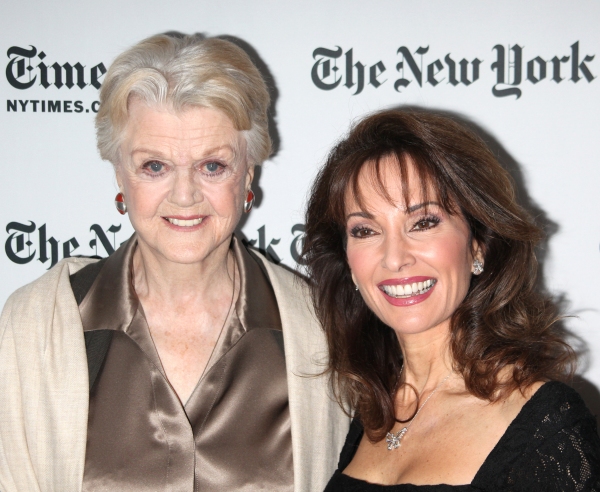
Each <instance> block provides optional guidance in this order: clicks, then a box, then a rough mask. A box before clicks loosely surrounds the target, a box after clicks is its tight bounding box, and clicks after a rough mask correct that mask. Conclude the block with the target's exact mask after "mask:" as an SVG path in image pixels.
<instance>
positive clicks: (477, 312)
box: [304, 110, 600, 491]
mask: <svg viewBox="0 0 600 492" xmlns="http://www.w3.org/2000/svg"><path fill="white" fill-rule="evenodd" d="M306 222H307V224H306V238H305V243H304V244H305V257H306V260H307V264H308V269H309V272H310V275H311V278H312V293H313V297H314V305H315V307H316V312H317V315H318V318H319V319H320V321H321V322H322V324H323V326H324V328H325V331H326V334H327V339H328V343H329V354H330V362H329V371H330V375H331V377H332V380H333V382H334V384H335V388H336V391H337V396H338V399H339V400H340V402H341V403H343V404H346V405H348V406H349V408H350V410H351V411H352V412H353V413H354V414H355V420H354V422H353V425H352V427H351V430H350V432H349V434H348V436H347V440H346V444H345V446H344V449H343V451H342V454H341V459H340V465H339V470H338V471H337V472H336V473H335V475H334V476H333V478H332V479H331V481H330V482H329V485H328V486H327V488H326V490H327V491H344V490H361V491H378V490H390V491H392V490H393V491H409V490H417V489H418V490H421V489H422V490H432V491H433V490H439V491H442V490H465V491H466V490H490V491H497V490H512V491H515V490H523V491H537V490H561V491H566V490H600V488H598V487H600V441H599V439H598V434H597V431H596V423H595V420H594V418H593V417H592V416H591V415H590V414H589V412H588V410H587V409H586V407H585V405H584V404H583V402H582V400H581V398H580V397H579V396H578V395H577V393H575V392H574V391H573V390H572V389H571V388H569V387H568V386H566V385H565V384H563V383H561V382H558V381H559V380H561V379H563V378H564V377H565V375H567V374H569V370H570V369H571V363H572V362H573V352H572V350H571V349H570V348H569V346H568V345H567V344H566V343H565V342H564V341H563V339H562V338H561V334H560V331H559V329H558V328H556V324H555V322H556V319H557V316H556V310H555V306H554V305H553V304H552V303H551V302H550V300H549V299H547V298H545V297H543V296H542V295H540V294H539V293H538V292H537V291H536V288H535V286H536V260H535V256H534V246H535V244H536V242H537V241H538V240H539V239H540V236H541V233H540V230H539V229H538V228H537V227H536V226H535V225H534V224H533V222H532V220H531V218H530V217H529V216H528V215H527V214H526V213H525V211H524V210H523V209H522V208H520V207H519V206H518V205H517V204H516V203H515V198H514V193H513V188H512V184H511V180H510V178H509V176H508V174H507V173H506V171H504V170H503V168H502V167H501V166H500V165H499V164H498V162H497V161H496V159H495V158H494V156H493V155H492V153H491V152H490V151H489V150H488V149H487V147H486V146H485V144H484V143H483V142H482V141H481V140H480V139H479V138H478V137H476V136H475V135H474V134H472V133H471V132H470V131H468V130H467V129H465V128H463V127H462V126H460V125H459V124H457V123H455V122H454V121H452V120H451V119H449V118H445V117H441V116H434V115H431V114H426V113H418V112H406V111H397V110H396V111H384V112H381V113H378V114H374V115H372V116H370V117H367V118H366V119H365V120H364V121H362V122H360V123H358V124H357V125H356V126H355V127H354V128H353V129H352V130H351V131H350V134H349V135H348V136H347V138H345V139H344V140H343V141H341V142H340V143H339V144H338V145H337V146H336V147H335V148H334V149H333V151H332V152H331V153H330V155H329V159H328V161H327V163H326V164H325V166H324V167H323V169H322V170H321V171H320V173H319V175H318V178H317V180H316V183H315V184H314V187H313V189H312V195H311V197H310V202H309V206H308V211H307V220H306Z"/></svg>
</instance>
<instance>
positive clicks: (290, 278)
mask: <svg viewBox="0 0 600 492" xmlns="http://www.w3.org/2000/svg"><path fill="white" fill-rule="evenodd" d="M246 249H247V251H248V252H249V253H250V254H251V255H252V256H253V257H254V258H255V259H256V260H257V262H258V263H259V264H260V265H261V267H262V268H263V270H264V272H265V273H266V274H267V276H268V277H269V280H270V281H271V284H272V285H273V288H274V289H275V293H276V294H277V290H278V289H279V290H286V291H295V292H297V293H298V294H301V295H303V296H306V295H308V285H307V282H306V279H305V278H304V277H303V276H302V275H300V274H299V273H298V272H297V271H295V270H293V269H291V268H289V267H287V266H284V265H278V264H276V263H273V262H272V261H271V260H269V259H268V258H267V257H266V256H265V255H263V254H262V253H261V252H260V251H258V250H256V249H254V248H248V247H247V248H246ZM278 297H279V296H278Z"/></svg>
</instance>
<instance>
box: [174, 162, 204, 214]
mask: <svg viewBox="0 0 600 492" xmlns="http://www.w3.org/2000/svg"><path fill="white" fill-rule="evenodd" d="M196 172H197V171H196V170H195V169H193V168H191V169H190V168H183V169H177V171H176V173H175V176H174V178H173V183H172V188H171V193H170V202H171V203H173V204H175V205H177V206H179V207H191V206H192V205H194V204H195V203H197V202H200V201H202V199H203V195H202V190H201V189H200V184H199V183H197V182H196V179H195V178H196V176H195V173H196Z"/></svg>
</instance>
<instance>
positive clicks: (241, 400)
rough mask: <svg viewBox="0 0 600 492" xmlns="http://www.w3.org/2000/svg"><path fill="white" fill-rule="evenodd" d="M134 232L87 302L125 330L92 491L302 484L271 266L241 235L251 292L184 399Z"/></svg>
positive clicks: (85, 306) (102, 417)
mask: <svg viewBox="0 0 600 492" xmlns="http://www.w3.org/2000/svg"><path fill="white" fill-rule="evenodd" d="M135 247H136V240H135V236H134V237H132V239H130V240H129V241H128V243H126V244H125V245H124V246H123V247H122V248H120V249H119V250H118V251H117V252H116V253H115V254H114V255H112V256H111V257H110V258H109V259H108V260H107V262H106V264H105V265H104V267H103V268H102V270H101V271H100V273H99V275H98V277H97V278H96V280H95V282H94V284H93V285H92V287H91V289H90V291H89V292H88V294H87V295H86V297H85V298H84V300H83V302H82V303H81V304H80V306H79V308H80V313H81V318H82V322H83V326H84V330H85V331H89V330H114V332H113V333H114V334H113V339H112V342H111V346H110V348H109V351H108V354H107V356H106V359H105V362H104V366H103V368H102V369H101V372H100V374H99V375H98V378H97V380H96V384H95V385H94V387H93V388H92V390H91V392H90V411H89V419H88V439H87V449H86V458H85V470H84V480H83V490H94V491H97V490H125V491H127V490H136V491H141V490H178V491H179V490H182V491H184V490H190V491H191V490H202V491H204V490H206V491H213V490H214V491H217V490H219V491H220V490H248V491H250V490H281V491H291V490H293V478H294V477H293V462H292V443H291V430H290V414H289V403H288V389H287V382H286V368H285V354H284V348H283V337H282V332H281V321H280V316H279V311H278V307H277V302H276V300H275V295H274V293H273V289H272V287H271V284H270V282H269V280H268V276H267V275H266V273H265V272H264V271H263V266H262V264H261V263H259V262H258V261H257V260H256V259H255V258H254V257H253V255H252V253H250V252H248V251H247V250H246V249H245V248H244V247H243V245H242V244H241V243H240V242H239V241H238V240H237V239H236V238H233V240H232V249H233V252H234V254H235V258H236V264H237V267H238V271H239V281H240V290H239V292H240V294H239V296H238V299H237V300H236V301H235V303H234V305H233V306H232V307H233V308H232V309H231V310H230V313H229V316H228V318H227V321H226V323H225V326H224V327H223V330H222V333H221V335H220V337H219V340H218V341H217V344H216V346H215V349H214V351H213V354H212V356H211V358H210V361H209V363H208V365H207V368H206V370H205V372H204V374H203V375H202V377H201V379H200V381H199V382H198V385H197V386H196V388H195V389H194V391H193V392H192V395H191V396H190V399H189V400H188V401H187V402H186V404H185V405H182V404H181V402H180V401H179V399H178V397H177V395H176V393H175V392H174V390H173V389H172V388H171V386H170V385H169V382H168V380H167V378H166V376H165V374H164V370H163V368H162V365H161V363H160V358H159V356H158V353H157V352H156V349H155V347H154V343H153V341H152V337H151V335H150V331H149V329H148V325H147V323H146V320H145V317H144V314H143V309H142V307H141V305H140V303H139V301H138V299H137V296H136V295H135V292H134V290H133V287H132V280H131V278H132V273H131V260H132V255H133V252H134V250H135Z"/></svg>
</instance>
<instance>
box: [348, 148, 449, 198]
mask: <svg viewBox="0 0 600 492" xmlns="http://www.w3.org/2000/svg"><path fill="white" fill-rule="evenodd" d="M437 196H438V193H437V190H436V189H435V187H434V185H433V183H432V182H431V179H429V178H428V177H427V176H423V173H419V171H418V168H417V166H416V165H415V162H414V161H413V159H412V158H411V157H410V156H408V155H407V156H405V158H404V162H403V163H401V162H399V160H398V158H397V157H396V156H384V157H382V158H381V159H379V160H377V161H375V160H374V161H367V162H365V163H364V164H363V166H362V167H361V169H360V171H359V172H358V173H357V174H356V176H355V179H354V180H353V181H351V182H350V183H349V186H348V188H347V190H346V195H345V201H346V208H347V207H349V206H354V207H358V208H363V209H366V208H369V206H370V205H371V206H372V205H375V203H378V202H386V203H387V204H390V205H393V206H396V207H401V208H408V207H410V206H411V205H414V204H415V203H423V202H427V201H435V200H436V199H437Z"/></svg>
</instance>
